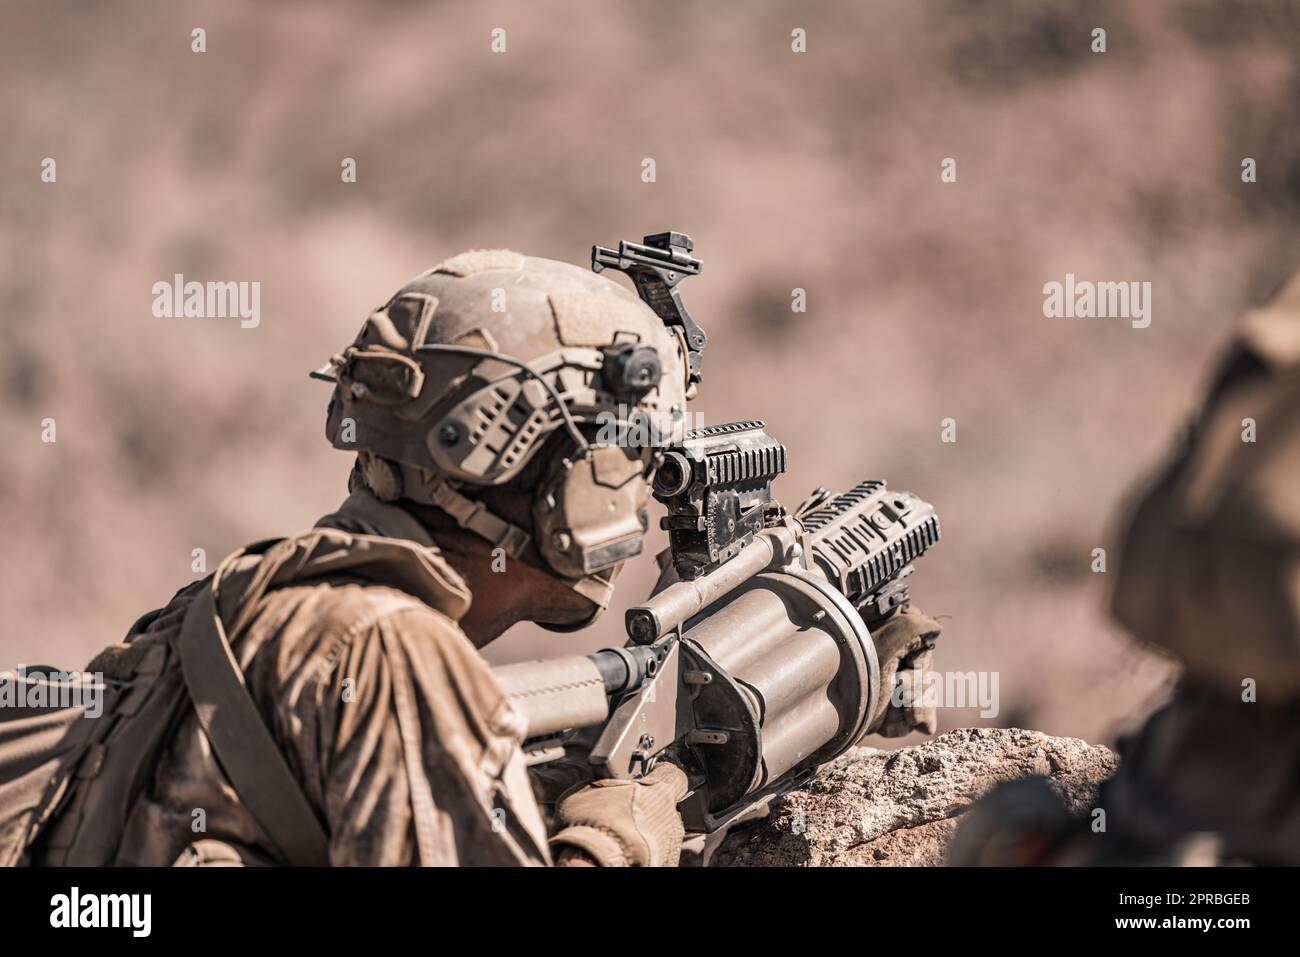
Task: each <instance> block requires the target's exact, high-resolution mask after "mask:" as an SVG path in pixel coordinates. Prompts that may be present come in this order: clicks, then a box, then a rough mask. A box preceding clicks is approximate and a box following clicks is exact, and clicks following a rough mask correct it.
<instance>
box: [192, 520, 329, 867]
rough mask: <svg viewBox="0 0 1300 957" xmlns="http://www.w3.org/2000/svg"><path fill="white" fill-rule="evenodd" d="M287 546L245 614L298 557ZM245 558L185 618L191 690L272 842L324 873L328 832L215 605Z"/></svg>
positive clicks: (260, 578)
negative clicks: (251, 688)
mask: <svg viewBox="0 0 1300 957" xmlns="http://www.w3.org/2000/svg"><path fill="white" fill-rule="evenodd" d="M286 544H287V543H285V542H281V543H279V544H278V545H277V546H275V547H273V548H272V549H271V550H270V551H269V552H268V553H267V554H266V555H265V556H264V557H263V559H262V564H261V566H260V567H259V568H258V570H257V574H256V575H255V577H254V579H253V582H252V583H251V585H250V587H249V589H248V593H247V594H246V595H244V597H243V602H242V605H243V607H244V608H250V607H252V606H253V605H255V604H256V603H257V602H258V601H259V600H260V599H261V597H262V595H264V594H265V593H266V589H267V586H268V585H269V583H270V581H271V578H272V576H273V575H274V573H275V571H276V570H277V569H278V568H279V567H280V566H281V565H283V564H284V563H285V561H287V560H288V559H289V558H290V557H291V556H292V554H293V549H292V548H291V547H289V548H285V547H283V546H285V545H286ZM244 554H246V551H245V550H240V551H238V552H236V553H235V554H233V555H231V556H230V557H229V558H227V559H226V560H225V561H223V562H222V563H221V566H220V567H219V568H218V569H217V570H216V572H215V573H214V574H213V576H212V578H211V579H210V580H209V581H208V583H207V584H206V585H204V586H203V588H202V589H201V590H200V591H199V593H198V595H197V596H195V598H194V602H193V604H191V605H190V607H189V609H188V611H186V613H185V621H184V623H183V624H182V626H181V632H180V637H179V639H178V650H179V652H180V658H181V670H182V673H183V674H184V676H185V686H186V688H188V689H189V693H190V698H191V700H192V701H193V702H194V712H195V714H196V715H197V716H198V719H199V723H200V724H201V725H202V726H203V730H204V732H205V733H206V734H207V736H208V740H210V741H211V742H212V748H213V750H214V751H215V752H216V756H217V759H218V760H219V761H220V762H221V768H222V770H224V771H225V772H226V774H227V775H228V776H229V777H230V781H231V783H232V784H233V785H234V786H235V791H236V792H237V793H238V795H239V799H240V801H242V802H243V803H244V805H245V806H246V807H247V808H248V810H249V812H250V813H251V814H252V815H253V817H254V818H255V819H256V820H257V823H258V824H259V825H260V826H261V828H262V830H263V831H264V832H265V833H266V836H267V837H268V838H270V840H271V841H272V842H273V843H274V844H275V846H276V847H277V848H278V849H279V850H280V852H281V853H282V854H283V855H284V857H285V859H286V860H287V861H288V862H289V863H290V864H293V865H298V866H324V865H327V864H328V863H329V841H328V839H327V838H326V836H325V831H324V830H323V829H322V828H321V825H320V821H319V820H318V819H317V817H316V813H315V811H314V810H313V809H312V807H311V805H310V804H309V803H308V801H307V798H306V796H305V795H304V794H303V792H302V788H301V787H300V786H299V784H298V782H297V780H296V779H295V778H294V776H293V773H292V772H291V771H290V770H289V765H288V764H287V763H286V761H285V759H284V755H283V754H281V752H280V748H279V746H278V745H276V743H275V739H274V738H272V737H271V732H270V730H269V729H268V728H267V726H266V722H265V721H263V720H262V716H261V714H260V713H259V712H258V710H257V705H256V704H254V702H253V698H252V696H251V695H250V694H249V693H248V686H247V685H246V683H245V681H244V673H243V671H242V670H241V669H240V667H239V662H238V661H236V660H235V655H234V652H233V651H232V650H231V648H230V642H229V640H228V639H227V638H226V631H225V626H224V625H223V624H222V621H221V617H220V615H219V614H218V612H217V606H216V601H215V599H214V597H213V596H214V592H215V590H216V588H217V586H218V585H219V583H220V581H221V576H222V573H223V572H224V571H225V570H226V568H227V567H228V566H230V565H232V564H233V563H234V562H235V561H236V560H237V559H239V558H240V557H241V556H242V555H244Z"/></svg>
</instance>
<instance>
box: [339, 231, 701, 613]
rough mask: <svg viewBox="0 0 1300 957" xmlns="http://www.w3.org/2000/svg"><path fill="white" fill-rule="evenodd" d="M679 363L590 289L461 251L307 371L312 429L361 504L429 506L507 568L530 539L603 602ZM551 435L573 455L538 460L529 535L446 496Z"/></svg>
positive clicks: (630, 531)
mask: <svg viewBox="0 0 1300 957" xmlns="http://www.w3.org/2000/svg"><path fill="white" fill-rule="evenodd" d="M672 235H674V236H676V235H678V234H672ZM634 245H635V244H634ZM674 298H675V297H674ZM687 354H688V350H687V347H686V341H685V338H684V336H683V334H682V332H681V331H679V330H673V329H670V327H668V326H666V325H665V324H664V322H663V321H662V320H661V319H660V318H659V316H657V315H656V314H655V312H654V311H652V310H651V309H650V308H649V307H648V306H647V305H646V304H645V303H643V302H641V301H640V300H639V299H638V298H637V297H636V296H634V295H633V294H632V293H630V292H628V291H627V290H626V289H625V288H623V287H622V286H620V285H619V284H617V283H615V282H612V281H610V280H609V279H606V278H604V277H603V276H598V275H595V274H594V273H593V272H590V271H588V270H585V269H582V268H579V267H577V266H573V265H570V264H568V263H562V262H555V261H553V260H549V259H537V258H533V257H529V256H523V255H520V254H518V253H515V252H511V251H509V250H504V249H491V250H472V251H469V252H465V253H461V254H459V255H457V256H453V257H452V258H450V259H448V260H446V261H445V262H443V263H440V264H439V265H437V266H435V267H434V268H433V269H431V270H429V271H428V272H426V273H423V274H421V275H420V276H417V277H416V278H415V279H413V280H412V281H411V282H409V283H408V284H407V285H406V286H404V287H403V288H402V289H401V290H399V291H398V292H397V293H396V295H394V296H393V297H392V299H390V300H389V301H388V303H387V304H385V305H384V306H382V307H381V308H379V309H377V310H375V311H374V312H372V313H371V314H370V315H369V316H368V317H367V318H366V320H365V323H364V324H363V325H362V328H361V332H360V334H359V335H358V336H357V338H356V340H355V341H354V342H353V344H352V345H351V346H349V347H348V348H347V349H345V350H344V351H343V352H342V354H340V355H336V356H334V357H333V358H332V359H331V360H330V361H329V363H328V364H327V365H326V366H324V367H323V368H322V369H320V370H318V371H317V372H315V373H313V375H315V376H316V377H317V378H324V379H327V380H330V381H333V382H335V383H336V386H335V389H334V394H333V396H332V398H331V400H330V405H329V414H328V422H327V425H326V434H327V435H328V437H329V439H330V442H331V443H332V444H333V445H334V446H335V448H338V449H343V450H348V451H355V452H357V453H358V470H359V471H360V473H361V474H362V480H363V481H364V483H365V484H366V485H367V486H368V487H369V488H370V489H371V490H372V491H374V492H375V493H376V494H377V495H379V496H380V497H381V498H384V499H387V500H396V499H399V498H405V499H409V500H412V501H415V502H420V503H424V504H431V505H436V506H438V507H439V508H441V509H442V510H443V511H445V512H447V513H448V514H449V515H451V516H452V517H453V518H454V519H456V521H458V522H459V523H460V524H461V525H462V526H463V527H465V528H467V529H469V530H471V531H473V532H475V533H476V534H478V535H480V536H481V537H483V538H486V539H487V540H488V541H490V542H492V543H493V544H494V545H497V546H499V547H501V548H503V549H505V550H506V552H507V553H508V554H510V555H512V556H516V557H517V556H519V555H520V554H521V553H522V552H523V551H524V550H525V549H526V548H527V546H528V544H529V542H530V540H531V539H532V538H534V537H535V538H536V540H537V541H536V544H537V550H538V552H539V553H540V554H541V556H542V558H543V559H544V560H545V562H546V563H547V564H548V565H549V566H550V568H551V570H552V571H554V572H555V573H556V574H557V575H558V576H559V577H561V578H564V579H566V580H568V581H569V582H570V583H571V587H573V588H574V589H575V590H577V591H579V592H580V593H582V594H584V595H587V596H588V597H590V598H591V599H592V600H593V601H595V602H597V604H598V605H599V606H602V607H603V606H604V605H605V604H606V603H607V602H608V596H609V590H610V588H609V585H610V581H611V579H612V572H613V571H615V570H616V569H617V567H618V566H619V565H621V563H622V562H623V561H625V560H626V559H627V558H629V557H631V556H633V555H635V554H637V553H639V552H640V551H641V544H642V542H641V539H642V535H643V532H644V525H643V511H642V509H643V506H644V504H645V501H646V482H645V480H644V479H645V477H646V476H647V474H648V472H649V470H650V469H651V468H652V467H653V459H654V447H655V446H657V445H660V444H668V443H672V442H677V441H680V440H681V438H682V437H683V434H684V432H685V421H686V416H685V404H686V397H687V391H688V389H690V388H691V375H690V371H689V368H688V365H689V360H688V358H687ZM560 429H564V430H565V431H566V432H567V433H568V434H569V436H570V438H571V443H570V444H565V445H564V446H563V448H564V450H565V451H563V452H562V453H561V454H558V455H557V456H556V458H555V460H554V461H552V462H548V463H546V465H545V469H546V472H545V475H544V478H543V480H542V482H541V484H540V486H539V489H538V491H537V493H536V498H535V500H534V507H533V514H534V528H533V529H532V530H525V529H521V528H519V527H518V526H516V525H513V524H510V523H509V522H507V521H505V520H504V519H503V518H501V517H500V516H497V515H494V514H492V513H491V512H490V511H489V510H488V509H487V508H485V507H484V505H483V504H482V503H481V502H479V501H476V500H474V499H473V498H472V497H470V495H466V494H464V492H462V491H461V490H462V489H466V488H467V487H469V488H470V489H472V487H475V486H501V485H506V484H508V483H509V482H510V481H511V480H512V479H514V478H516V477H517V476H518V475H519V473H520V472H521V470H522V469H524V467H525V466H526V465H527V464H528V463H529V461H530V460H531V459H533V457H534V456H536V454H537V452H538V450H539V449H541V448H542V446H543V445H544V444H545V443H546V440H547V439H548V438H549V437H550V436H551V435H552V434H553V433H555V432H556V431H557V430H560ZM647 437H652V438H653V441H647ZM471 495H472V491H471Z"/></svg>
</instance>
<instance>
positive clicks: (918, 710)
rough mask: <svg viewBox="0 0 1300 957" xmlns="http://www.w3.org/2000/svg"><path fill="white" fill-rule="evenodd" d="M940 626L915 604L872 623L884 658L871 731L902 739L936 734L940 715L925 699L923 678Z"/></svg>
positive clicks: (880, 654) (877, 646)
mask: <svg viewBox="0 0 1300 957" xmlns="http://www.w3.org/2000/svg"><path fill="white" fill-rule="evenodd" d="M940 630H941V629H940V625H939V623H938V622H937V621H935V620H934V619H933V618H931V617H929V616H928V615H925V614H923V613H921V612H919V611H917V610H916V609H915V608H912V607H911V606H908V607H905V608H900V609H899V610H898V611H896V612H894V613H893V614H892V615H890V616H889V617H888V618H886V619H885V620H884V621H881V622H877V623H874V624H872V625H871V637H872V638H873V639H875V643H876V657H877V658H878V659H879V660H880V697H881V699H882V700H881V703H880V705H879V706H878V707H877V708H876V713H875V715H874V716H873V717H872V719H871V722H870V724H868V725H867V734H879V735H881V736H883V737H886V738H898V737H902V736H903V735H905V734H910V733H911V732H913V731H920V732H921V733H922V734H934V732H935V727H936V725H937V723H938V715H937V714H936V709H935V708H934V706H933V705H931V706H929V707H927V706H925V705H924V704H923V703H922V701H921V691H922V687H921V677H922V675H923V674H924V673H925V671H927V670H929V668H930V658H931V656H932V655H933V654H934V651H933V649H934V642H935V639H936V638H938V637H939V631H940Z"/></svg>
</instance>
